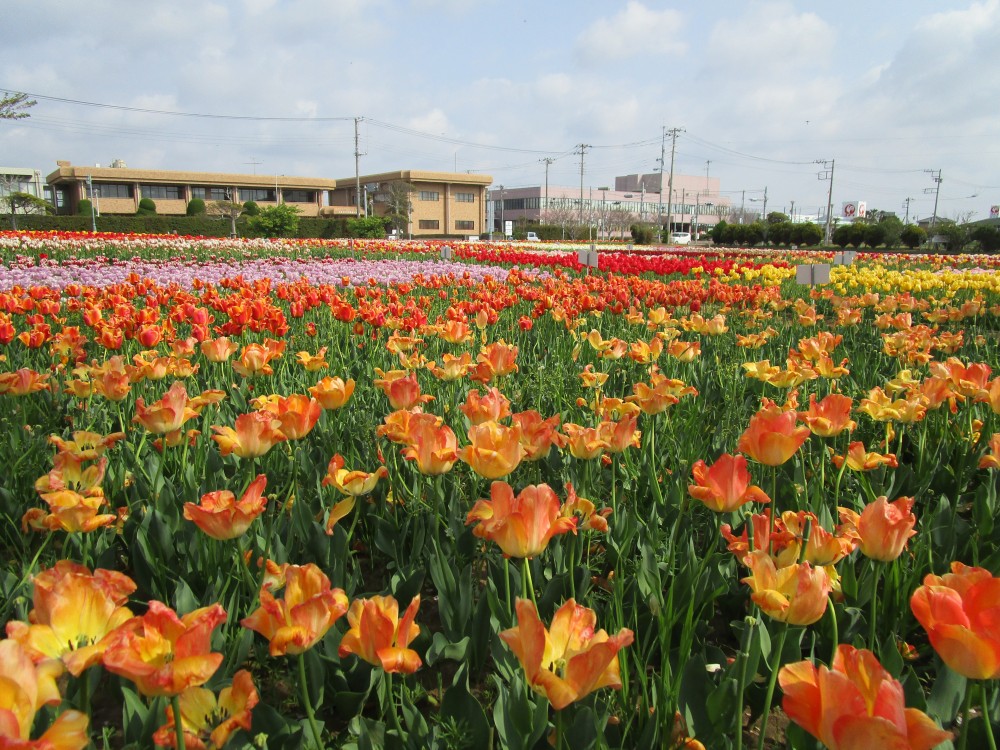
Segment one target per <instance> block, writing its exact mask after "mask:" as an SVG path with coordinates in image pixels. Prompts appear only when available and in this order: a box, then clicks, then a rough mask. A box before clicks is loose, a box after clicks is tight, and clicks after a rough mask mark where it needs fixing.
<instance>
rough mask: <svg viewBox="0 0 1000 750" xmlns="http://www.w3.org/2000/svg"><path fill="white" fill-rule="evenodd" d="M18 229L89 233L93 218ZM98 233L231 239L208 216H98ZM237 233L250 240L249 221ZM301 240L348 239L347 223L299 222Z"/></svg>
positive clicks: (26, 218) (34, 221) (222, 224)
mask: <svg viewBox="0 0 1000 750" xmlns="http://www.w3.org/2000/svg"><path fill="white" fill-rule="evenodd" d="M17 226H18V229H25V230H35V231H56V232H89V231H90V216H41V215H37V216H36V215H23V214H19V215H18V217H17ZM97 231H99V232H121V233H122V234H170V233H172V232H177V234H181V235H192V236H203V237H228V236H229V220H228V219H220V218H211V217H207V216H163V215H159V216H120V215H114V216H110V215H109V216H98V217H97ZM236 233H237V234H239V235H240V236H241V237H245V236H247V235H248V234H249V233H248V231H247V225H246V219H245V218H244V217H240V218H239V219H237V221H236ZM296 236H297V237H301V238H323V239H331V238H334V237H347V236H348V233H347V221H346V220H345V219H320V218H312V217H302V218H300V219H299V231H298V234H297V235H296Z"/></svg>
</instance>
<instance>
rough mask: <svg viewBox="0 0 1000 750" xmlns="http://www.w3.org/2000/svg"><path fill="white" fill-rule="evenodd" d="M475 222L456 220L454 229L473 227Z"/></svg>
mask: <svg viewBox="0 0 1000 750" xmlns="http://www.w3.org/2000/svg"><path fill="white" fill-rule="evenodd" d="M475 228H476V222H474V221H456V222H455V229H475Z"/></svg>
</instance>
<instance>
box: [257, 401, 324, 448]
mask: <svg viewBox="0 0 1000 750" xmlns="http://www.w3.org/2000/svg"><path fill="white" fill-rule="evenodd" d="M263 411H267V412H270V413H271V414H272V415H273V416H274V418H275V419H277V420H278V422H279V426H278V429H279V430H280V431H281V434H282V435H284V436H285V437H286V438H287V439H288V440H301V439H302V438H304V437H305V436H306V435H308V434H309V433H310V432H312V428H313V427H315V426H316V423H317V422H318V421H319V418H320V415H321V414H322V413H323V407H322V406H320V403H319V401H318V400H316V399H315V398H312V397H310V396H306V395H305V394H302V393H293V394H291V395H289V396H278V397H277V398H276V399H275V400H274V401H273V402H271V403H269V404H267V405H266V406H265V407H264V408H263Z"/></svg>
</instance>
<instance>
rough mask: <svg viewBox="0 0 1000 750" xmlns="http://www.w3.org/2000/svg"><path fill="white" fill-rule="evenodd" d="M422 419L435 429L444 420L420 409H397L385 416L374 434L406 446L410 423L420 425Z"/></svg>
mask: <svg viewBox="0 0 1000 750" xmlns="http://www.w3.org/2000/svg"><path fill="white" fill-rule="evenodd" d="M418 414H419V415H421V417H419V418H418V419H416V420H414V417H415V416H417V415H418ZM424 417H429V418H430V421H431V423H432V424H433V425H434V426H435V427H437V426H439V425H441V424H442V423H443V422H444V420H442V419H441V418H439V417H435V416H434V415H433V414H426V415H424V413H423V412H422V411H421V410H420V407H416V408H414V409H399V410H397V411H394V412H392V413H391V414H387V415H386V416H385V417H383V419H382V424H380V425H379V426H378V427H376V428H375V434H376V435H379V436H382V437H385V438H387V439H388V440H391V441H392V442H394V443H402V444H403V445H407V444H409V443H410V423H411V422H412V423H413V424H414V425H417V424H419V423H420V421H421V420H422V419H423V418H424Z"/></svg>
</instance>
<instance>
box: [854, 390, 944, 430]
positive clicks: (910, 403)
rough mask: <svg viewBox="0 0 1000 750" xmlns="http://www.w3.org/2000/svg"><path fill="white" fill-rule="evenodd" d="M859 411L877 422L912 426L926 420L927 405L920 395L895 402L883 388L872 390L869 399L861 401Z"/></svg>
mask: <svg viewBox="0 0 1000 750" xmlns="http://www.w3.org/2000/svg"><path fill="white" fill-rule="evenodd" d="M857 410H858V411H860V412H863V413H865V414H867V415H868V416H869V417H871V418H872V419H874V420H875V421H877V422H900V423H902V424H911V423H913V422H919V421H920V420H922V419H923V418H924V416H925V415H926V414H927V405H926V404H925V403H924V398H923V396H921V395H919V394H915V395H912V396H909V397H907V398H900V399H895V400H893V399H891V398H890V397H889V396H888V395H886V393H885V391H883V390H882V389H881V388H872V389H871V390H870V391H869V392H868V397H867V398H863V399H861V403H860V404H859V405H858V409H857Z"/></svg>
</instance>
